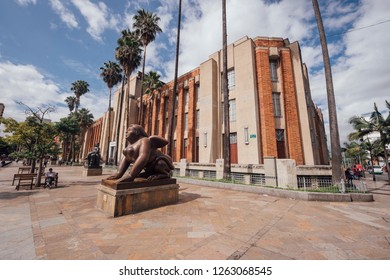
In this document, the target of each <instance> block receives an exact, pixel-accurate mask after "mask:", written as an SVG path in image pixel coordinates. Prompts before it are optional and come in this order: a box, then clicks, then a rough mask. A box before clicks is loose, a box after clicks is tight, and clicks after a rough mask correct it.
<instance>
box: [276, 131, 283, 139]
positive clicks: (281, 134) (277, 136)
mask: <svg viewBox="0 0 390 280" xmlns="http://www.w3.org/2000/svg"><path fill="white" fill-rule="evenodd" d="M276 141H277V142H284V129H276Z"/></svg>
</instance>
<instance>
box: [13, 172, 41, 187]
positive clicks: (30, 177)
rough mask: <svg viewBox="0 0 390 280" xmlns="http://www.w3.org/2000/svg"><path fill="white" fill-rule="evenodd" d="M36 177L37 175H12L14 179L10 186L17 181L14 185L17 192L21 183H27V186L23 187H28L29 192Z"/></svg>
mask: <svg viewBox="0 0 390 280" xmlns="http://www.w3.org/2000/svg"><path fill="white" fill-rule="evenodd" d="M36 177H37V173H18V174H14V179H13V180H12V185H14V184H15V181H17V184H16V188H15V189H16V190H19V187H20V186H21V183H22V182H28V184H24V185H30V190H31V189H32V186H33V184H34V179H35V178H36Z"/></svg>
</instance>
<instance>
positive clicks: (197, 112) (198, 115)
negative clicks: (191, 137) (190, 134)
mask: <svg viewBox="0 0 390 280" xmlns="http://www.w3.org/2000/svg"><path fill="white" fill-rule="evenodd" d="M199 120H200V113H199V110H196V120H195V123H196V124H195V126H196V129H199Z"/></svg>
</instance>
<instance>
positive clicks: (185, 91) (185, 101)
mask: <svg viewBox="0 0 390 280" xmlns="http://www.w3.org/2000/svg"><path fill="white" fill-rule="evenodd" d="M187 105H188V89H185V90H184V106H187Z"/></svg>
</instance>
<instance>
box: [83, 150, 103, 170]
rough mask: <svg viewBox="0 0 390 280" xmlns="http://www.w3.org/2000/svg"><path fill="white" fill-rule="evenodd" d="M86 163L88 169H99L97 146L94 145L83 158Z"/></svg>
mask: <svg viewBox="0 0 390 280" xmlns="http://www.w3.org/2000/svg"><path fill="white" fill-rule="evenodd" d="M85 159H86V160H87V161H88V162H87V164H88V167H91V168H98V167H100V149H99V146H98V145H96V146H95V147H94V148H93V150H92V151H91V152H89V153H88V155H87V157H86V158H85Z"/></svg>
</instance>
